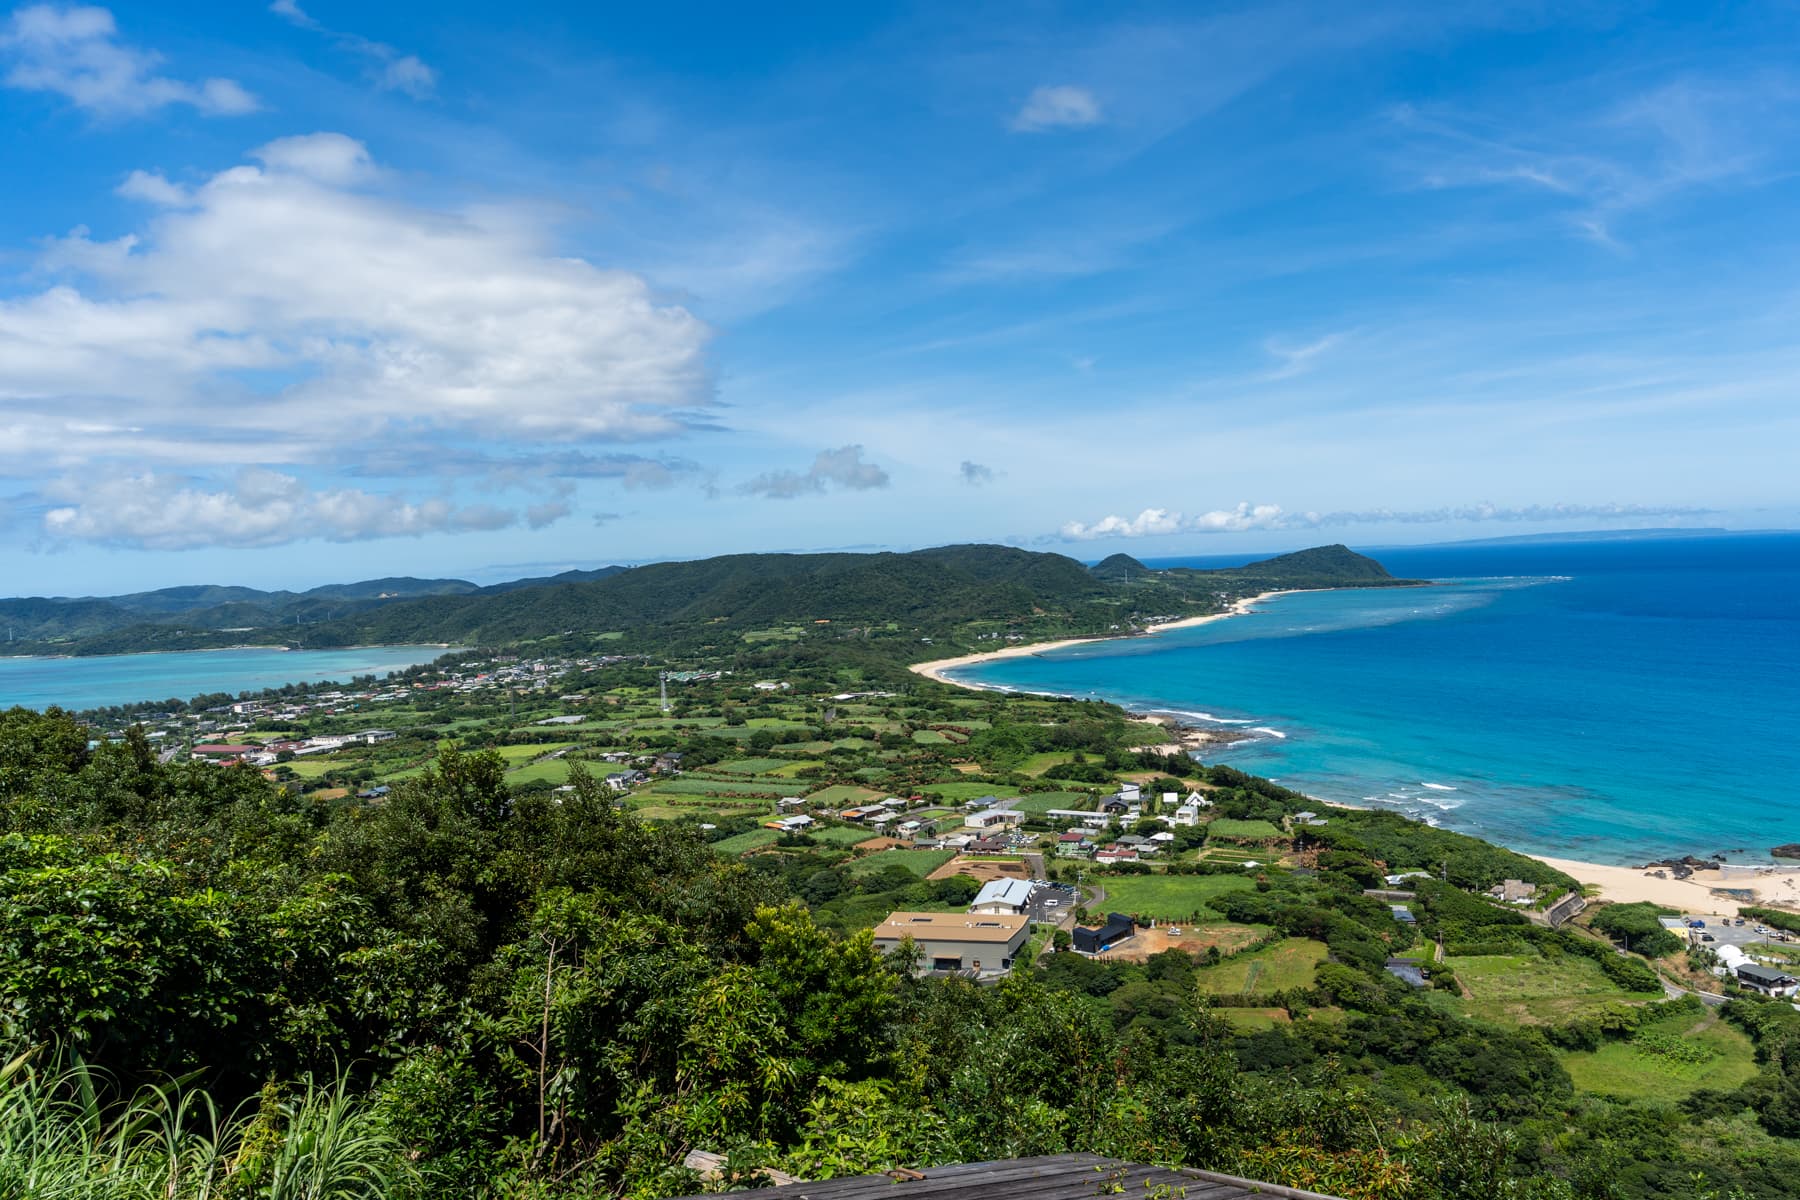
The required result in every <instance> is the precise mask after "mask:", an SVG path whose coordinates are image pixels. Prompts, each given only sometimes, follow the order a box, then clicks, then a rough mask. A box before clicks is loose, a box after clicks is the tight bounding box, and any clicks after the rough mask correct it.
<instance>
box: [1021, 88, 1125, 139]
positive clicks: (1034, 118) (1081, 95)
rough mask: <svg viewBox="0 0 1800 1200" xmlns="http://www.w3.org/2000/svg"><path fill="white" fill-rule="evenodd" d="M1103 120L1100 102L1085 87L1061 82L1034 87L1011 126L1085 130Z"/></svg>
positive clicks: (1031, 130)
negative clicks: (1054, 84)
mask: <svg viewBox="0 0 1800 1200" xmlns="http://www.w3.org/2000/svg"><path fill="white" fill-rule="evenodd" d="M1102 119H1103V114H1102V112H1101V111H1100V101H1099V100H1098V99H1096V98H1095V97H1094V93H1092V92H1090V91H1089V90H1088V89H1086V88H1083V87H1074V86H1071V85H1069V84H1059V85H1057V86H1054V87H1040V88H1035V89H1033V90H1032V93H1031V95H1029V96H1027V97H1026V98H1025V103H1024V104H1023V105H1022V106H1021V107H1020V109H1019V111H1018V112H1016V113H1014V114H1013V119H1012V128H1013V129H1014V131H1016V132H1019V133H1044V132H1046V131H1048V130H1052V129H1086V128H1087V127H1089V126H1090V125H1098V124H1099V123H1100V122H1101V120H1102Z"/></svg>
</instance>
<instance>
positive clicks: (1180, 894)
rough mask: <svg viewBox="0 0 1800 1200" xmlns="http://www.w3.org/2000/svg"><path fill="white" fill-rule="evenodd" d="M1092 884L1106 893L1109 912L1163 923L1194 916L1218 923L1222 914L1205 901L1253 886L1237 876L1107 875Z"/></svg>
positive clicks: (1250, 882) (1184, 919) (1105, 903)
mask: <svg viewBox="0 0 1800 1200" xmlns="http://www.w3.org/2000/svg"><path fill="white" fill-rule="evenodd" d="M1095 882H1097V883H1099V884H1100V886H1101V887H1103V888H1105V889H1106V900H1105V902H1104V904H1103V905H1102V907H1104V908H1105V909H1106V910H1107V911H1108V912H1122V913H1127V914H1130V915H1132V916H1141V917H1155V918H1156V919H1158V920H1162V921H1192V920H1194V919H1196V918H1195V914H1199V918H1200V919H1205V918H1207V917H1211V918H1213V919H1219V918H1221V917H1223V915H1224V914H1222V913H1218V912H1215V911H1214V910H1212V909H1210V908H1208V907H1207V904H1206V902H1207V901H1208V900H1211V899H1212V898H1213V897H1215V896H1222V895H1224V894H1225V893H1226V892H1243V891H1249V890H1250V889H1251V888H1253V887H1255V886H1256V884H1255V882H1254V881H1252V880H1250V879H1247V878H1239V877H1238V876H1236V875H1108V876H1105V877H1104V878H1101V877H1095Z"/></svg>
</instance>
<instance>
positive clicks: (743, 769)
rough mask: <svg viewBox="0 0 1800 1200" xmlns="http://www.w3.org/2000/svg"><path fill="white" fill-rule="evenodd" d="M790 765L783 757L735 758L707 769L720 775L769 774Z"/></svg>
mask: <svg viewBox="0 0 1800 1200" xmlns="http://www.w3.org/2000/svg"><path fill="white" fill-rule="evenodd" d="M792 765H793V763H792V762H790V761H789V760H788V759H785V758H735V759H732V760H731V761H730V762H722V763H719V764H718V765H717V766H712V767H708V768H707V770H709V771H717V772H718V773H719V774H721V775H769V774H773V773H774V772H776V771H779V770H782V769H783V768H785V767H790V766H792Z"/></svg>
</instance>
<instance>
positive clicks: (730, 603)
mask: <svg viewBox="0 0 1800 1200" xmlns="http://www.w3.org/2000/svg"><path fill="white" fill-rule="evenodd" d="M1404 582H1407V581H1403V580H1396V579H1394V578H1393V576H1391V575H1389V574H1388V572H1387V571H1386V570H1385V569H1384V568H1382V566H1381V565H1380V564H1379V563H1377V562H1375V561H1374V560H1373V559H1369V558H1365V557H1363V556H1362V555H1359V554H1355V553H1353V552H1352V551H1350V550H1348V549H1346V548H1344V547H1342V546H1324V547H1319V548H1317V549H1313V550H1304V551H1301V552H1299V553H1297V554H1284V555H1281V556H1280V557H1277V558H1272V559H1268V560H1267V561H1265V562H1260V563H1252V564H1250V565H1248V566H1244V567H1236V568H1232V569H1229V570H1221V571H1201V570H1191V569H1174V570H1151V569H1150V568H1148V567H1145V566H1144V565H1143V564H1142V563H1139V562H1137V560H1135V559H1131V558H1128V557H1127V556H1125V555H1115V556H1113V557H1112V558H1109V559H1107V560H1106V561H1105V562H1102V563H1101V564H1099V565H1098V566H1096V567H1094V568H1091V569H1090V568H1089V567H1087V566H1085V565H1083V564H1082V563H1080V562H1078V561H1076V560H1075V559H1073V558H1069V557H1067V556H1066V555H1062V554H1050V553H1044V552H1041V551H1031V550H1021V549H1018V548H1016V547H1011V546H993V545H965V546H940V547H937V548H934V549H930V550H916V551H912V552H909V553H880V554H851V553H832V554H731V555H724V556H721V557H718V558H707V559H700V560H697V561H693V562H667V563H656V564H652V565H649V566H643V567H635V568H631V569H625V568H620V567H608V568H604V569H602V570H599V571H577V572H568V573H566V574H564V575H559V576H552V577H549V578H546V579H525V580H516V581H514V582H512V583H507V584H498V585H494V586H492V587H486V588H476V587H475V586H474V585H472V584H465V583H462V581H459V580H378V581H373V583H372V584H369V585H352V586H347V587H337V588H317V589H314V590H313V591H311V592H307V593H302V594H294V593H252V592H250V590H249V589H225V588H211V589H171V591H183V592H194V593H203V595H197V596H194V597H191V599H194V600H201V601H215V603H212V604H211V605H210V606H208V607H202V608H199V609H193V610H188V611H186V612H173V613H172V612H169V611H166V610H165V611H163V612H160V613H157V614H156V615H155V616H151V615H149V613H148V611H147V609H146V605H145V603H144V601H143V599H142V598H141V597H113V598H109V599H105V600H92V601H80V602H58V601H42V600H33V601H6V602H0V608H3V606H4V605H6V604H11V605H14V606H15V607H20V608H21V609H23V607H24V606H34V607H33V608H32V609H31V611H32V613H33V614H35V615H39V616H42V615H43V613H44V609H45V606H47V605H48V606H54V605H57V604H70V605H73V606H75V607H76V608H77V609H78V610H80V611H83V612H87V613H88V616H89V619H90V623H89V624H87V625H84V626H82V627H78V628H72V629H70V630H69V631H67V632H66V633H64V634H63V635H62V636H61V639H60V640H58V641H54V642H52V641H51V638H52V637H53V636H55V635H53V634H51V633H49V632H39V633H37V634H36V635H35V636H33V635H30V634H27V635H26V637H27V638H30V641H31V642H35V643H38V644H36V645H31V644H20V643H15V645H16V646H17V647H18V649H19V650H21V651H28V650H31V649H54V650H56V651H59V652H62V653H76V654H104V653H118V652H124V651H132V650H174V649H194V648H201V647H205V646H210V645H223V644H231V643H246V642H260V643H271V644H272V643H279V644H283V645H291V646H301V647H330V646H345V645H367V644H400V643H412V642H445V643H452V644H458V645H490V646H491V645H502V644H509V643H514V642H521V641H531V640H537V639H543V638H553V637H559V636H563V635H573V636H577V637H591V636H596V635H613V636H614V637H615V638H616V637H627V636H628V637H629V638H630V640H631V642H633V643H640V644H643V645H655V646H659V647H668V646H670V645H671V644H680V643H683V642H704V641H707V640H709V639H712V638H715V637H717V636H719V635H732V636H734V637H735V636H738V635H743V634H745V633H755V632H758V631H767V632H768V634H769V636H772V637H773V636H779V637H781V638H783V639H786V640H792V639H793V638H795V637H798V636H801V635H803V634H824V635H827V636H837V635H840V634H844V635H846V636H847V635H848V634H849V632H850V631H854V632H855V634H856V636H859V637H861V638H863V639H865V640H867V639H874V640H876V641H878V642H885V643H887V650H888V652H890V655H891V654H904V653H906V652H907V650H905V649H903V647H904V648H910V650H911V652H913V653H914V657H917V656H918V653H919V651H920V647H923V646H928V645H930V644H931V643H932V642H935V641H939V640H944V639H949V640H951V641H955V640H956V639H958V638H960V637H971V638H974V637H980V636H983V635H1000V634H1004V635H1007V636H1018V637H1027V638H1031V637H1053V636H1061V635H1065V634H1072V633H1104V632H1129V631H1130V630H1131V629H1132V628H1136V627H1140V626H1142V625H1143V624H1147V623H1148V622H1149V621H1150V620H1152V619H1155V618H1157V617H1178V616H1192V615H1195V614H1200V613H1207V612H1216V611H1219V610H1221V609H1222V608H1223V607H1224V606H1225V605H1227V604H1229V603H1230V602H1231V601H1233V600H1235V599H1238V598H1240V597H1242V596H1246V595H1253V594H1255V593H1256V592H1259V591H1267V590H1270V589H1273V588H1318V587H1344V586H1356V587H1380V586H1391V585H1394V584H1398V583H1404ZM377 585H382V586H377ZM236 592H244V593H248V595H234V594H233V593H236ZM145 595H146V596H155V597H160V598H162V600H161V602H162V603H163V604H164V605H165V606H168V605H172V604H174V603H177V602H178V601H179V600H181V599H190V597H170V596H167V595H166V594H165V593H146V594H145ZM259 597H260V598H259ZM272 597H274V598H278V599H274V598H272ZM124 601H132V602H133V605H134V611H132V612H131V613H130V615H129V617H128V619H127V620H124V621H120V620H117V619H116V617H115V615H114V614H113V612H112V611H111V610H114V609H121V608H124V607H125V605H124V604H123V603H122V602H124ZM95 606H101V607H102V609H104V610H105V611H100V612H97V613H96V612H91V611H89V610H91V609H93V608H94V607H95ZM4 619H6V614H5V612H4V611H0V620H4ZM25 641H26V638H21V639H20V642H21V643H22V642H25ZM621 648H623V647H621Z"/></svg>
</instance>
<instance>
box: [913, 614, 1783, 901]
mask: <svg viewBox="0 0 1800 1200" xmlns="http://www.w3.org/2000/svg"><path fill="white" fill-rule="evenodd" d="M1308 590H1321V589H1301V588H1290V589H1286V590H1283V591H1274V592H1262V593H1260V594H1258V595H1255V596H1250V597H1246V598H1245V599H1243V600H1238V601H1236V602H1234V603H1233V604H1232V606H1231V607H1230V608H1229V609H1228V610H1226V611H1225V612H1221V613H1208V614H1206V615H1205V616H1199V617H1187V618H1184V619H1182V620H1179V621H1167V622H1163V623H1161V624H1157V625H1152V626H1149V627H1148V628H1146V629H1145V630H1144V631H1143V632H1142V633H1136V634H1118V635H1113V636H1110V637H1079V638H1061V639H1058V640H1056V641H1049V642H1029V643H1024V644H1021V645H1016V646H1006V647H1004V648H1002V649H999V650H988V651H983V652H981V653H978V654H963V655H959V656H957V657H955V658H942V659H935V660H933V661H931V662H922V663H914V664H912V665H911V666H910V667H909V668H908V669H909V670H911V671H913V672H914V673H915V674H918V675H923V676H924V677H926V678H927V679H931V680H935V681H936V682H938V683H946V684H949V685H951V686H952V687H960V688H966V689H968V690H970V691H996V690H1007V689H998V688H994V687H991V686H986V685H982V684H974V683H967V682H964V681H963V680H960V679H956V678H954V677H952V676H951V675H950V674H949V672H950V671H953V670H957V669H959V668H962V667H972V666H975V665H977V664H980V663H985V662H994V661H997V660H999V659H1006V658H1023V657H1027V656H1031V655H1038V654H1043V653H1045V652H1046V651H1050V650H1060V649H1063V648H1065V647H1068V646H1080V645H1084V644H1087V643H1090V642H1112V641H1122V640H1126V639H1130V638H1138V637H1149V636H1153V635H1155V634H1158V633H1163V632H1165V631H1167V630H1171V629H1186V628H1190V627H1192V626H1196V625H1205V624H1207V623H1209V622H1212V621H1223V620H1227V619H1229V618H1231V617H1239V616H1247V615H1248V614H1250V613H1251V612H1252V611H1254V609H1255V606H1256V604H1257V603H1258V602H1259V601H1263V600H1270V599H1273V598H1274V597H1276V596H1286V595H1292V594H1294V593H1295V592H1298V591H1308ZM1322 590H1332V591H1337V590H1349V589H1335V588H1334V589H1322ZM1120 707H1122V708H1125V710H1126V711H1127V712H1130V713H1132V715H1133V716H1134V717H1135V718H1136V719H1137V720H1141V721H1155V722H1157V723H1159V724H1166V723H1168V722H1169V721H1171V720H1173V718H1172V717H1169V716H1167V715H1166V714H1165V713H1164V712H1163V711H1162V710H1156V709H1147V710H1143V711H1137V710H1133V709H1131V708H1129V707H1127V706H1124V705H1121V706H1120ZM1318 802H1319V803H1320V804H1324V805H1328V806H1330V807H1333V808H1361V807H1363V806H1362V805H1355V804H1344V803H1340V802H1338V801H1333V800H1325V799H1322V798H1318ZM1484 840H1486V839H1484ZM1493 844H1494V845H1500V843H1498V842H1495V843H1493ZM1505 848H1506V849H1512V847H1510V846H1509V847H1505ZM1515 853H1518V854H1523V855H1524V856H1525V857H1527V858H1532V859H1536V860H1537V861H1538V862H1541V863H1544V864H1545V865H1546V866H1551V867H1555V868H1556V869H1557V870H1559V871H1561V872H1563V873H1564V874H1565V875H1569V876H1571V877H1572V878H1574V879H1575V880H1577V881H1578V882H1580V883H1582V884H1585V885H1588V886H1589V887H1591V888H1592V889H1593V891H1594V894H1595V895H1596V896H1597V898H1599V899H1601V900H1607V901H1612V902H1615V903H1620V904H1628V903H1635V902H1638V901H1649V902H1651V903H1654V904H1660V905H1664V906H1666V907H1669V908H1674V909H1678V910H1680V911H1681V912H1684V913H1695V914H1710V915H1716V916H1724V915H1725V914H1726V911H1727V910H1728V909H1729V910H1731V911H1733V912H1735V911H1736V909H1737V906H1738V904H1739V903H1741V901H1738V900H1734V899H1732V898H1730V897H1728V896H1724V895H1715V894H1714V889H1718V888H1737V889H1741V890H1745V891H1750V892H1752V893H1753V894H1754V895H1755V896H1756V901H1757V902H1758V903H1762V904H1775V905H1781V906H1783V907H1790V908H1793V907H1800V876H1796V875H1782V876H1772V877H1770V879H1771V883H1770V884H1765V885H1763V886H1757V885H1758V884H1762V883H1763V881H1762V880H1760V879H1757V880H1747V879H1733V880H1730V881H1727V880H1725V879H1723V878H1722V877H1721V875H1720V873H1719V872H1713V871H1707V872H1701V873H1699V874H1696V875H1694V876H1691V877H1690V878H1687V879H1676V878H1673V877H1672V876H1671V877H1665V878H1657V876H1656V875H1655V874H1653V873H1652V871H1651V870H1647V869H1645V868H1644V867H1634V866H1622V865H1618V864H1610V863H1595V862H1586V861H1583V860H1579V859H1572V858H1560V857H1556V856H1553V855H1546V854H1535V853H1531V852H1529V851H1524V850H1519V851H1515Z"/></svg>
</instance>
